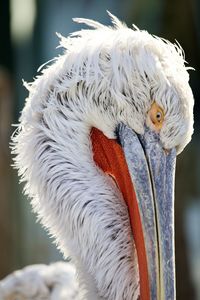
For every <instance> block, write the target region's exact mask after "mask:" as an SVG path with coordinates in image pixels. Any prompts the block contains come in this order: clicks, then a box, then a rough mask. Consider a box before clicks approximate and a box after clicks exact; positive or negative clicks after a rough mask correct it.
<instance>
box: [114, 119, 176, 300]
mask: <svg viewBox="0 0 200 300" xmlns="http://www.w3.org/2000/svg"><path fill="white" fill-rule="evenodd" d="M117 136H118V140H119V143H120V144H121V146H122V148H123V151H124V154H125V157H126V162H127V165H128V169H129V173H130V176H131V179H132V183H133V186H134V189H135V192H136V196H137V202H138V207H139V213H140V218H141V222H142V229H143V235H144V242H145V249H146V257H147V267H148V277H149V289H150V299H152V300H155V299H157V300H174V299H175V297H176V296H175V255H174V174H175V161H176V150H175V149H171V150H170V151H166V150H164V149H163V147H162V144H161V142H160V139H159V133H156V132H154V131H152V130H150V129H149V128H147V127H145V133H144V135H138V134H136V133H135V132H134V131H133V130H132V129H130V128H129V127H127V126H125V125H124V124H120V125H119V126H118V128H117ZM133 238H134V237H133Z"/></svg>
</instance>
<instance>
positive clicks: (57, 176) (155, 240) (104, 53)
mask: <svg viewBox="0 0 200 300" xmlns="http://www.w3.org/2000/svg"><path fill="white" fill-rule="evenodd" d="M109 15H110V17H111V20H112V26H104V25H102V24H100V23H98V22H96V21H93V20H88V19H74V20H75V21H76V22H78V23H84V24H86V25H88V26H90V27H91V28H92V29H84V30H81V31H78V32H75V33H72V34H71V35H70V36H69V37H68V38H65V37H62V36H60V46H61V47H63V49H64V53H63V55H61V56H59V57H57V58H56V59H55V60H54V62H53V63H51V64H50V65H49V66H48V67H46V68H44V69H43V71H42V74H41V75H40V76H38V77H37V78H36V79H35V80H34V82H32V83H31V84H26V83H25V85H26V87H27V88H28V90H29V96H28V98H27V99H26V104H25V107H24V109H23V111H22V115H21V118H20V125H19V127H18V129H17V133H16V134H15V135H14V137H13V152H14V153H15V154H16V157H15V166H16V168H17V169H18V170H19V176H20V177H21V181H24V182H25V189H24V190H25V193H26V194H27V195H28V196H29V197H30V198H31V203H32V207H33V210H34V212H35V213H36V214H37V216H38V218H39V220H40V221H41V223H42V224H43V226H44V227H45V228H46V229H47V231H48V232H49V234H50V235H51V236H53V237H54V239H55V242H56V244H57V245H58V248H59V249H60V251H61V252H62V253H63V255H64V257H67V256H69V255H70V256H71V257H72V259H73V262H74V264H75V266H76V269H77V273H78V277H79V284H80V289H82V290H83V295H84V296H83V299H93V300H94V299H104V300H122V299H124V300H133V299H138V298H140V299H141V300H149V299H159V300H160V299H162V300H169V299H171V300H173V299H175V297H176V294H175V255H174V172H175V161H176V156H177V154H179V153H180V152H181V151H182V150H183V149H184V147H185V146H186V145H187V144H188V142H189V141H190V140H191V136H192V133H193V103H194V100H193V95H192V91H191V88H190V86H189V74H188V67H186V66H185V59H184V55H183V51H182V48H181V47H180V46H179V45H178V44H171V43H170V42H169V41H166V40H164V39H161V38H159V37H157V36H152V35H151V34H149V33H148V32H146V31H142V30H139V29H138V28H137V27H136V26H134V25H133V28H132V29H131V28H128V27H127V26H126V25H125V24H123V23H122V22H121V21H119V20H118V19H117V18H116V17H115V16H113V15H112V14H110V13H109Z"/></svg>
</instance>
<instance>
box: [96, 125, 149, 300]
mask: <svg viewBox="0 0 200 300" xmlns="http://www.w3.org/2000/svg"><path fill="white" fill-rule="evenodd" d="M91 141H92V146H93V154H94V161H95V163H96V164H97V165H98V166H99V168H101V169H102V170H103V171H104V172H105V173H106V174H109V175H110V176H112V177H113V178H114V180H115V181H116V183H117V185H118V187H119V189H120V191H121V193H122V195H123V198H124V200H125V202H126V204H127V206H128V211H129V217H130V223H131V228H132V232H133V237H134V241H135V245H136V251H137V256H138V264H139V276H140V300H149V299H150V287H149V278H148V268H147V257H146V250H145V243H144V235H143V231H142V223H141V218H140V214H139V208H138V204H137V199H136V193H135V190H134V186H133V184H132V181H131V177H130V174H129V170H128V166H127V163H126V159H125V156H124V152H123V149H122V147H121V146H120V145H119V144H118V143H117V142H116V140H113V139H108V138H107V137H106V136H105V135H104V134H103V133H102V132H101V131H99V130H98V129H96V128H92V131H91Z"/></svg>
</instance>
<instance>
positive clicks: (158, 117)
mask: <svg viewBox="0 0 200 300" xmlns="http://www.w3.org/2000/svg"><path fill="white" fill-rule="evenodd" d="M164 118H165V114H164V111H163V109H162V108H161V107H160V106H159V105H158V104H157V103H156V102H155V101H154V102H153V104H152V105H151V108H150V110H149V111H148V119H149V121H150V123H151V125H153V127H154V129H155V130H160V129H161V128H162V126H163V122H164Z"/></svg>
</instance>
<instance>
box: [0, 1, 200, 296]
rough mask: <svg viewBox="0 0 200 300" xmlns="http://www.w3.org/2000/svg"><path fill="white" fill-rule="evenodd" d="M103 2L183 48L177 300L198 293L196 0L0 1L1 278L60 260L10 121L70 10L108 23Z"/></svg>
mask: <svg viewBox="0 0 200 300" xmlns="http://www.w3.org/2000/svg"><path fill="white" fill-rule="evenodd" d="M106 9H108V10H110V11H111V12H112V13H113V14H115V15H117V16H118V17H119V18H120V19H122V20H123V21H125V22H126V23H127V24H128V25H129V26H131V24H132V23H134V24H136V25H137V26H138V27H139V28H140V29H146V30H148V31H149V32H150V33H152V34H156V35H160V36H162V37H164V38H167V39H169V40H170V41H171V42H175V40H177V41H178V42H179V43H180V44H181V46H182V47H183V49H184V50H185V56H186V61H187V62H188V63H189V65H190V66H192V67H194V68H195V69H196V71H195V72H194V71H190V78H191V80H190V83H191V86H192V89H193V92H194V97H195V132H194V136H193V140H192V142H191V143H190V144H189V145H188V146H187V148H186V149H185V151H184V152H183V153H182V154H181V155H180V156H179V157H178V161H177V172H176V204H175V205H176V271H177V299H178V300H180V299H181V300H184V299H190V300H192V299H195V300H196V299H200V180H199V178H200V131H199V129H200V114H199V112H200V102H199V98H200V80H199V79H200V78H199V77H200V72H199V67H200V2H199V1H198V0H123V1H121V0H109V1H108V0H107V1H106V0H101V1H99V0H79V1H74V0H73V1H72V0H38V1H37V0H10V1H9V0H0V37H1V46H0V279H1V278H3V277H4V276H5V275H7V274H8V273H10V272H12V271H13V270H15V269H18V268H22V267H23V266H25V265H27V264H33V263H49V262H52V261H57V260H60V259H62V257H61V255H60V254H59V252H58V250H57V249H56V246H55V245H53V244H52V241H51V240H50V238H48V236H47V234H46V232H45V231H44V230H43V229H42V228H41V226H40V225H39V224H37V223H36V217H35V216H34V215H33V213H32V212H31V207H30V204H29V202H28V201H27V199H25V197H23V194H22V189H23V186H22V185H19V184H18V178H17V174H16V171H14V170H13V169H12V168H11V167H10V165H11V163H12V161H11V154H10V149H9V140H10V135H11V134H12V132H13V131H14V128H13V127H11V124H13V123H17V122H18V118H19V115H20V111H21V110H22V108H23V105H24V99H25V97H26V96H27V94H28V93H27V91H26V90H25V88H24V87H23V86H22V79H24V80H26V81H32V79H33V77H34V76H36V73H37V69H38V67H39V66H40V65H41V64H43V63H44V62H46V61H48V60H49V59H51V58H53V57H54V56H55V55H58V54H59V51H60V49H56V46H57V45H58V38H57V36H56V34H55V32H59V33H61V34H63V35H64V36H66V35H68V34H69V33H70V32H72V31H74V30H78V29H80V25H78V24H76V23H73V22H72V18H73V17H86V18H92V19H95V20H98V21H100V22H103V23H104V24H109V23H110V20H109V17H108V15H107V14H106Z"/></svg>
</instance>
